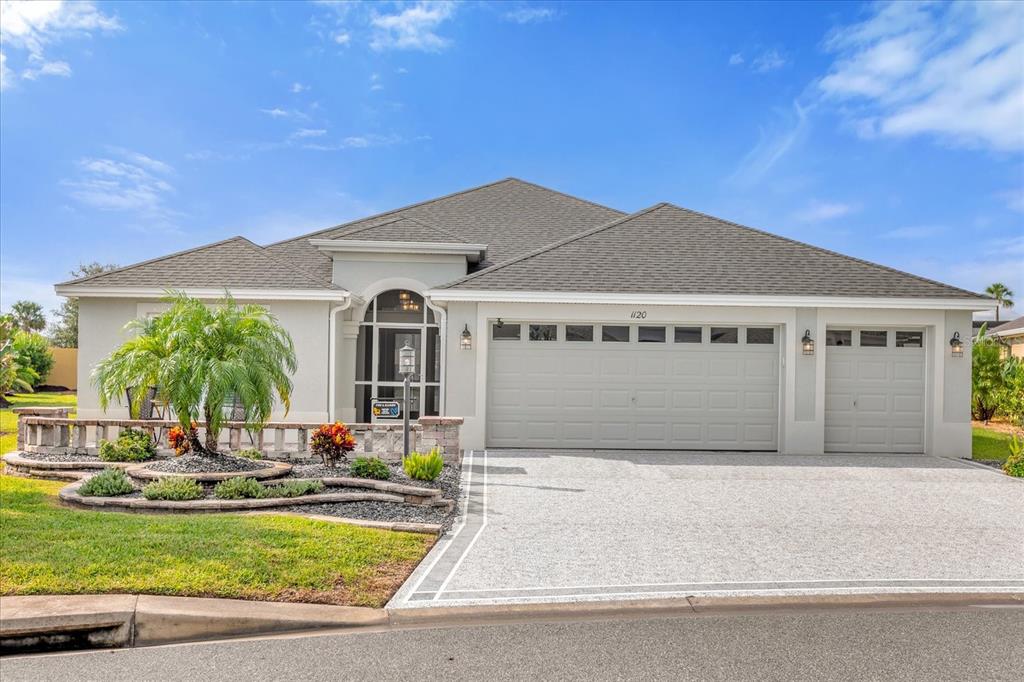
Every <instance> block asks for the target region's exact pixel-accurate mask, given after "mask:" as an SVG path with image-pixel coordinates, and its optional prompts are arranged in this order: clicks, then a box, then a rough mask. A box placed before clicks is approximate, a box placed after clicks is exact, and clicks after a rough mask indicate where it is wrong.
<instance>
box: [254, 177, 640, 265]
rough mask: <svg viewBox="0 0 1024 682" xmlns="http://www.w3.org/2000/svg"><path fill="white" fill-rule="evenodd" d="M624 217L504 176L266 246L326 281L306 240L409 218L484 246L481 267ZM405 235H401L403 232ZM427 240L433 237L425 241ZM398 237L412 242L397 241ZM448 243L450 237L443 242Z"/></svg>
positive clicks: (357, 235) (325, 259)
mask: <svg viewBox="0 0 1024 682" xmlns="http://www.w3.org/2000/svg"><path fill="white" fill-rule="evenodd" d="M622 215H625V214H624V213H622V212H621V211H617V210H615V209H612V208H608V207H607V206H600V205H598V204H594V203H591V202H589V201H584V200H583V199H577V198H576V197H571V196H569V195H567V194H562V193H561V192H556V191H554V190H550V189H547V188H544V187H541V186H539V185H534V184H531V183H529V182H524V181H522V180H518V179H516V178H507V179H505V180H499V181H498V182H494V183H491V184H489V185H483V186H481V187H476V188H473V189H469V190H464V191H462V192H458V193H456V194H450V195H448V196H444V197H441V198H439V199H431V200H430V201H425V202H422V203H419V204H413V205H412V206H406V207H405V208H400V209H396V210H394V211H389V212H387V213H382V214H380V215H376V216H372V217H370V218H364V219H362V220H357V221H354V222H351V223H346V224H344V225H338V226H335V227H330V228H327V229H326V230H320V231H318V232H314V233H312V234H307V235H303V236H301V237H296V238H294V239H289V240H287V241H283V242H278V243H276V244H271V245H269V246H267V247H266V248H267V250H268V251H270V252H271V253H273V254H275V255H280V256H283V257H285V258H289V259H291V260H292V262H293V263H296V264H300V266H301V267H303V268H305V269H306V270H307V271H309V272H311V273H313V274H315V275H317V276H319V277H322V278H323V279H324V280H325V281H330V279H331V276H332V266H331V259H330V257H329V256H327V255H325V254H323V253H321V252H319V251H317V249H316V248H315V247H314V246H312V245H311V244H310V243H309V240H310V239H344V238H347V237H350V235H351V238H353V239H364V238H366V237H364V236H363V234H364V233H362V232H361V231H362V230H365V229H366V228H368V227H374V226H380V225H382V224H384V223H388V222H391V221H394V220H395V218H411V219H415V220H416V221H418V222H421V223H425V224H426V225H428V226H429V227H431V228H432V229H434V230H440V231H442V232H444V233H446V234H450V235H453V236H456V237H458V238H459V239H460V240H462V241H464V242H466V243H469V244H487V258H486V260H485V261H483V262H482V263H480V264H479V265H478V266H477V267H478V268H484V267H487V266H489V265H492V264H494V263H500V262H502V261H504V260H507V259H509V258H515V257H516V256H519V255H522V254H524V253H528V252H530V251H533V250H534V249H536V248H538V247H541V246H544V245H546V244H551V243H553V242H556V241H558V240H560V239H563V238H565V237H568V236H569V235H573V234H576V233H578V232H581V231H583V230H587V229H590V228H592V227H596V226H598V225H603V224H604V223H607V222H608V221H609V220H614V219H615V218H618V217H619V216H622ZM403 234H406V236H408V235H407V233H403ZM430 240H431V241H434V240H433V237H431V239H430ZM403 241H412V240H410V239H407V238H406V239H403ZM448 241H450V240H448Z"/></svg>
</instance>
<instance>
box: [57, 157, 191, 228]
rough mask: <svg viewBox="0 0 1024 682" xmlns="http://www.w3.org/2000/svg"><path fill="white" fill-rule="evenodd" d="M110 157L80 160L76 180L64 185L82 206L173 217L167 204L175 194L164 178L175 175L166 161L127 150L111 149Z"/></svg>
mask: <svg viewBox="0 0 1024 682" xmlns="http://www.w3.org/2000/svg"><path fill="white" fill-rule="evenodd" d="M111 152H112V156H113V157H118V158H111V157H104V158H99V157H89V158H84V159H81V160H79V162H78V170H79V172H78V174H77V175H76V177H74V178H72V179H69V180H64V181H63V182H62V184H63V185H64V186H65V187H67V188H68V189H69V190H70V194H71V196H72V197H73V198H74V199H76V200H77V201H79V202H80V203H82V204H85V205H87V206H91V207H92V208H97V209H100V210H104V211H129V212H134V213H138V214H140V215H142V216H144V217H148V218H162V219H166V218H168V217H170V216H171V215H173V214H174V212H173V211H171V210H170V209H169V208H167V206H166V205H165V203H164V201H165V200H166V198H167V196H168V195H170V194H172V193H173V192H174V187H173V186H171V184H170V183H169V182H167V180H166V179H164V178H165V176H168V175H170V174H172V173H173V172H174V169H173V168H171V166H169V165H168V164H166V163H164V162H163V161H158V160H156V159H153V158H150V157H148V156H146V155H144V154H140V153H138V152H133V151H130V150H126V149H118V148H113V149H111Z"/></svg>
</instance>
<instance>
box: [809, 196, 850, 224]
mask: <svg viewBox="0 0 1024 682" xmlns="http://www.w3.org/2000/svg"><path fill="white" fill-rule="evenodd" d="M856 210H857V207H856V206H852V205H850V204H844V203H840V202H835V201H812V202H811V203H810V204H808V205H807V207H806V208H804V209H802V210H800V211H797V213H796V214H795V215H794V217H795V218H796V219H797V220H799V221H801V222H805V223H820V222H824V221H826V220H835V219H836V218H841V217H843V216H844V215H848V214H850V213H853V212H854V211H856Z"/></svg>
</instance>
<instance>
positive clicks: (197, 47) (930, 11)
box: [0, 2, 1024, 309]
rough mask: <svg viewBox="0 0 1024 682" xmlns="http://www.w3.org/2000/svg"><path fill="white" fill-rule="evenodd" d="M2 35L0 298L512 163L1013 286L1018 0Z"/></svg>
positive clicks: (272, 16) (224, 9)
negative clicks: (74, 271)
mask: <svg viewBox="0 0 1024 682" xmlns="http://www.w3.org/2000/svg"><path fill="white" fill-rule="evenodd" d="M0 28H2V40H0V52H2V54H3V59H2V79H3V89H2V93H0V104H2V106H0V228H2V229H0V251H2V253H0V269H2V273H0V285H2V287H0V298H2V301H0V304H2V306H3V307H4V308H6V307H7V306H9V305H10V304H11V303H12V302H13V301H14V300H17V299H19V298H31V299H35V300H38V301H40V302H42V303H44V305H46V307H47V308H50V307H53V306H55V305H56V304H57V302H58V299H57V297H56V296H55V295H54V294H53V291H52V284H53V283H55V282H58V281H61V280H63V279H66V274H67V272H68V271H69V270H70V269H71V268H73V267H74V266H76V265H77V264H78V263H80V262H88V261H94V260H98V261H103V262H112V263H118V264H128V263H131V262H134V261H138V260H142V259H145V258H150V257H154V256H158V255H162V254H164V253H167V252H171V251H176V250H180V249H183V248H188V247H191V246H195V245H198V244H202V243H205V242H209V241H214V240H218V239H222V238H225V237H228V236H231V235H235V234H242V235H245V236H247V237H249V238H251V239H253V240H254V241H257V242H259V243H268V242H271V241H275V240H278V239H283V238H286V237H290V236H295V235H299V234H301V233H303V232H306V231H311V230H314V229H318V228H322V227H327V226H330V225H333V224H337V223H340V222H344V221H347V220H350V219H353V218H357V217H361V216H365V215H369V214H372V213H375V212H379V211H384V210H388V209H391V208H396V207H398V206H402V205H404V204H408V203H412V202H415V201H419V200H423V199H427V198H431V197H434V196H439V195H442V194H446V193H450V192H453V191H457V190H460V189H464V188H467V187H472V186H475V185H480V184H484V183H487V182H490V181H493V180H496V179H500V178H503V177H507V176H517V177H521V178H523V179H526V180H530V181H533V182H537V183H539V184H542V185H546V186H550V187H553V188H555V189H559V190H562V191H565V192H568V193H570V194H575V195H578V196H581V197H584V198H587V199H591V200H594V201H597V202H600V203H604V204H608V205H610V206H614V207H616V208H620V209H623V210H627V211H633V210H638V209H640V208H643V207H646V206H648V205H651V204H653V203H656V202H659V201H670V202H673V203H676V204H679V205H682V206H686V207H690V208H694V209H697V210H701V211H705V212H708V213H712V214H714V215H718V216H721V217H724V218H728V219H732V220H736V221H738V222H741V223H744V224H748V225H751V226H754V227H759V228H763V229H766V230H769V231H772V232H776V233H779V234H783V235H786V236H790V237H794V238H796V239H800V240H803V241H807V242H810V243H812V244H817V245H820V246H824V247H827V248H831V249H835V250H838V251H842V252H844V253H848V254H851V255H854V256H858V257H861V258H865V259H868V260H872V261H876V262H880V263H884V264H886V265H891V266H894V267H898V268H901V269H905V270H909V271H911V272H915V273H918V274H922V275H925V276H929V277H933V278H936V279H940V280H942V281H946V282H949V283H952V284H957V285H960V286H964V287H968V288H972V289H975V290H977V289H981V288H983V287H984V286H986V285H987V284H989V283H991V282H992V281H996V280H1000V281H1004V282H1005V283H1006V284H1008V285H1009V286H1011V288H1013V289H1015V290H1016V292H1017V298H1018V299H1019V300H1024V3H1017V4H997V3H989V4H984V5H982V4H973V5H972V4H930V5H916V4H913V3H899V4H895V5H892V4H855V3H814V4H812V3H779V4H773V3H755V4H740V3H732V4H726V3H716V4H700V3H685V4H670V3H652V4H645V3H639V2H634V3H628V4H614V3H602V4H588V3H579V2H577V3H570V4H560V3H543V2H536V3H533V2H530V3H525V2H523V3H520V2H515V3H502V4H489V3H458V4H453V3H424V2H413V3H384V4H363V3H344V4H339V3H300V2H294V3H281V4H273V3H244V2H241V3H221V4H214V3H180V4H161V3H145V4H131V3H103V2H96V3H75V4H60V3H52V4H46V3H38V4H37V3H31V4H22V3H8V2H4V3H3V6H2V9H0ZM680 267H684V264H680ZM1022 308H1024V306H1018V309H1022Z"/></svg>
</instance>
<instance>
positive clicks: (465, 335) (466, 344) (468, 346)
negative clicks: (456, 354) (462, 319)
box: [459, 323, 473, 350]
mask: <svg viewBox="0 0 1024 682" xmlns="http://www.w3.org/2000/svg"><path fill="white" fill-rule="evenodd" d="M459 348H461V349H462V350H473V335H472V334H471V333H470V331H469V324H468V323H467V324H466V327H465V329H463V330H462V335H461V336H460V337H459Z"/></svg>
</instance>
